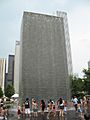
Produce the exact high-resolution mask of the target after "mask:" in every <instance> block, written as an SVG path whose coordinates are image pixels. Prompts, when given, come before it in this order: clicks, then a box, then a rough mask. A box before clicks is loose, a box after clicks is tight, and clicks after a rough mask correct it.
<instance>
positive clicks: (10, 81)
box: [6, 55, 14, 86]
mask: <svg viewBox="0 0 90 120" xmlns="http://www.w3.org/2000/svg"><path fill="white" fill-rule="evenodd" d="M8 84H9V85H13V84H14V55H9V57H8V76H7V82H6V86H7V85H8Z"/></svg>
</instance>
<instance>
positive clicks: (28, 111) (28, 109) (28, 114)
mask: <svg viewBox="0 0 90 120" xmlns="http://www.w3.org/2000/svg"><path fill="white" fill-rule="evenodd" d="M27 116H28V117H30V101H29V98H26V101H25V117H27Z"/></svg>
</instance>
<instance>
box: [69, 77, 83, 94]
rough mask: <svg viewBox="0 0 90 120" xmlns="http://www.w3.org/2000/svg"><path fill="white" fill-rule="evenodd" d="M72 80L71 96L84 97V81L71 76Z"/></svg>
mask: <svg viewBox="0 0 90 120" xmlns="http://www.w3.org/2000/svg"><path fill="white" fill-rule="evenodd" d="M70 80H71V94H72V96H73V95H80V96H81V95H82V94H83V91H84V81H83V80H82V79H81V78H79V77H77V76H70Z"/></svg>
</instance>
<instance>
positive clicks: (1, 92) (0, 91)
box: [0, 87, 3, 98]
mask: <svg viewBox="0 0 90 120" xmlns="http://www.w3.org/2000/svg"><path fill="white" fill-rule="evenodd" d="M1 97H3V91H2V88H1V87H0V98H1Z"/></svg>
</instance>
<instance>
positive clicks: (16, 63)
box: [14, 41, 20, 93]
mask: <svg viewBox="0 0 90 120" xmlns="http://www.w3.org/2000/svg"><path fill="white" fill-rule="evenodd" d="M19 57H20V41H16V46H15V61H14V88H15V93H19V62H20V61H19Z"/></svg>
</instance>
